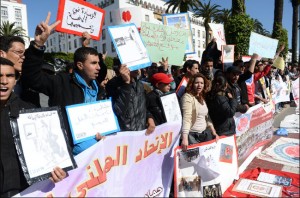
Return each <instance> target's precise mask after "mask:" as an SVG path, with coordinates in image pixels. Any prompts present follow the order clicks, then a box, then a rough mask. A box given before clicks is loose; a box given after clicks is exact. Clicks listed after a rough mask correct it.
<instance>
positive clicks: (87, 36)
mask: <svg viewBox="0 0 300 198" xmlns="http://www.w3.org/2000/svg"><path fill="white" fill-rule="evenodd" d="M90 41H91V35H90V34H89V33H88V32H83V33H82V46H84V47H88V46H89V44H90Z"/></svg>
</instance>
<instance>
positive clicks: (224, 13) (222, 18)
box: [214, 8, 231, 24]
mask: <svg viewBox="0 0 300 198" xmlns="http://www.w3.org/2000/svg"><path fill="white" fill-rule="evenodd" d="M230 16H231V9H226V8H223V9H222V10H219V12H218V13H217V14H216V16H215V17H214V21H215V22H216V23H222V24H225V23H226V22H227V21H228V19H229V18H230Z"/></svg>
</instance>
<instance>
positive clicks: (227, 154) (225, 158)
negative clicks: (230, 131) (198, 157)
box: [220, 143, 233, 163]
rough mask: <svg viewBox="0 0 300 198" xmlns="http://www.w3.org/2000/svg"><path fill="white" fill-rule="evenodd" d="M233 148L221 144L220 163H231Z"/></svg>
mask: <svg viewBox="0 0 300 198" xmlns="http://www.w3.org/2000/svg"><path fill="white" fill-rule="evenodd" d="M232 155H233V146H231V145H228V144H224V143H222V144H221V152H220V162H226V163H232Z"/></svg>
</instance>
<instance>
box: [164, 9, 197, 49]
mask: <svg viewBox="0 0 300 198" xmlns="http://www.w3.org/2000/svg"><path fill="white" fill-rule="evenodd" d="M162 17H163V18H162V21H163V24H164V25H167V26H171V27H175V28H178V29H186V30H188V32H189V36H188V42H187V44H186V48H185V54H194V53H195V47H194V42H193V34H192V28H191V22H190V17H189V14H188V13H178V14H164V15H163V16H162Z"/></svg>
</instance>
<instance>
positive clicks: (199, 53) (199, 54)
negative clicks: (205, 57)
mask: <svg viewBox="0 0 300 198" xmlns="http://www.w3.org/2000/svg"><path fill="white" fill-rule="evenodd" d="M200 56H201V52H200V50H198V57H199V58H200Z"/></svg>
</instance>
